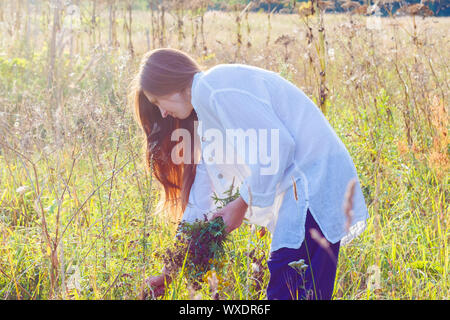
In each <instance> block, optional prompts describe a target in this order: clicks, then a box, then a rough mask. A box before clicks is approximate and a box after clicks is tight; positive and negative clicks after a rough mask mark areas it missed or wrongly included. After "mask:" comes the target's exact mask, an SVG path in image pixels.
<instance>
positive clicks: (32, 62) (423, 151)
mask: <svg viewBox="0 0 450 320" xmlns="http://www.w3.org/2000/svg"><path fill="white" fill-rule="evenodd" d="M130 3H131V2H129V1H113V0H110V1H74V4H75V5H76V7H73V8H72V9H73V10H69V8H68V6H66V5H65V3H63V1H59V0H53V1H36V2H34V3H33V4H32V3H30V2H28V1H18V2H2V3H1V5H0V8H1V11H0V12H1V13H2V14H0V17H1V19H0V45H1V51H0V72H1V78H0V134H1V136H2V139H1V140H0V297H1V298H3V299H54V298H65V299H102V298H112V299H134V298H137V297H138V295H139V292H141V290H142V283H143V279H144V278H145V277H147V276H149V275H151V274H155V273H157V272H158V271H159V270H160V269H161V261H159V260H158V259H155V258H154V254H155V253H156V252H161V251H162V250H164V248H165V247H166V246H167V245H168V244H169V243H170V241H171V240H172V237H173V233H174V225H173V224H171V223H169V222H168V221H166V220H165V218H164V216H163V215H160V214H158V212H157V209H158V208H157V207H156V204H157V202H158V200H159V199H160V192H161V190H160V189H159V186H158V185H157V184H156V183H155V182H154V180H153V179H152V178H151V176H150V175H148V173H146V172H145V170H144V167H143V157H142V154H141V152H140V151H141V136H140V131H139V129H138V128H137V126H136V124H135V123H134V121H133V118H132V115H131V111H130V110H129V109H127V107H126V105H127V100H126V96H127V95H126V94H127V87H128V84H129V82H130V80H131V78H132V76H133V75H134V73H135V72H136V71H137V65H138V61H139V57H140V56H141V55H142V54H143V53H144V52H146V51H147V50H149V49H151V48H155V47H160V46H170V47H175V48H181V49H183V50H186V51H187V52H189V53H190V54H191V55H193V56H194V57H195V58H196V59H198V61H199V62H200V63H202V64H204V65H206V66H214V65H216V64H218V63H236V62H238V63H248V64H251V65H256V66H260V67H263V68H266V69H270V70H274V71H277V72H279V73H280V74H281V75H282V76H284V77H285V78H287V79H289V80H290V81H292V82H293V83H295V84H296V85H297V86H298V87H299V88H301V89H302V90H303V91H304V92H305V93H306V94H308V95H309V96H311V97H312V99H313V100H314V101H315V102H316V104H317V105H318V106H322V110H323V111H324V113H325V115H326V117H327V118H328V120H329V121H330V124H331V125H332V126H333V128H334V129H335V131H336V133H337V134H338V136H339V137H340V138H341V139H342V140H343V142H344V143H345V145H346V146H347V148H348V149H349V151H350V153H351V155H352V157H353V159H354V162H355V165H356V167H357V169H358V172H359V175H360V181H361V184H362V186H363V191H364V195H365V197H366V201H367V204H368V208H369V213H370V219H369V225H368V228H367V230H366V231H365V232H364V233H363V234H362V235H361V236H360V237H359V238H358V239H356V240H354V241H353V242H352V243H351V244H349V245H348V246H346V247H342V249H341V252H340V260H339V266H338V273H337V279H336V285H335V292H334V296H335V298H337V299H373V298H380V299H432V298H436V299H448V298H449V297H448V292H449V290H448V261H449V259H448V236H449V222H448V200H447V199H448V196H449V195H448V187H446V186H447V185H448V153H449V151H448V150H449V148H448V146H449V142H448V92H449V90H448V89H449V83H448V63H447V61H448V60H449V59H448V58H449V57H448V52H450V50H449V44H448V39H447V37H448V35H447V30H448V29H449V27H450V20H449V19H448V18H435V17H427V18H425V19H422V18H418V17H415V18H412V17H396V16H392V17H390V18H381V22H382V24H381V28H377V27H375V28H374V27H371V25H369V24H368V21H370V20H369V18H370V17H365V16H361V15H349V14H328V13H324V12H321V11H320V10H317V11H316V13H315V14H314V15H312V16H309V17H307V19H308V20H305V19H306V18H305V16H303V15H300V14H299V11H298V10H297V9H298V8H297V9H295V11H293V14H276V13H271V14H270V15H268V13H264V12H257V13H255V12H248V10H247V11H242V10H243V9H244V8H240V10H235V12H211V11H206V10H205V8H206V4H207V1H204V2H203V1H202V2H201V3H197V5H196V6H194V5H192V6H189V5H188V3H185V4H186V6H185V7H184V9H183V12H182V13H181V11H180V12H178V13H177V12H175V11H172V8H171V7H170V6H169V5H168V2H167V3H166V2H165V3H164V5H159V7H158V5H157V3H156V2H155V1H150V2H149V3H150V8H151V9H152V10H146V11H142V10H137V9H133V7H130V6H129V4H130ZM23 8H26V10H24V9H23ZM191 9H192V10H191ZM184 10H185V11H184ZM317 12H319V15H317V14H318V13H317ZM237 14H238V15H237ZM236 17H238V18H239V20H237V18H236ZM242 21H245V29H246V30H247V32H242V30H241V29H242V26H243V24H242ZM269 22H270V24H269ZM238 27H239V28H238ZM250 28H251V32H249V31H248V30H250ZM283 36H284V37H283ZM200 39H201V40H200ZM287 39H288V40H289V41H287ZM277 40H278V41H277ZM245 43H246V44H251V45H243V44H245ZM325 88H326V89H325ZM325 93H326V95H325ZM343 214H344V213H343ZM232 239H233V240H232V242H231V245H230V247H229V248H228V249H229V251H228V252H229V253H228V259H227V260H226V261H225V262H224V263H226V268H225V273H224V274H223V275H220V274H217V275H214V277H213V278H211V279H212V280H211V281H210V283H213V287H214V288H212V290H209V288H208V286H207V284H206V283H207V282H205V288H204V290H203V291H201V292H200V293H199V295H198V294H197V296H196V297H197V298H198V297H202V298H205V299H207V298H211V295H210V294H211V292H214V295H215V296H216V294H217V293H218V294H219V297H220V298H221V299H263V298H265V292H264V288H265V285H267V281H268V271H267V269H264V270H263V273H261V268H260V267H259V265H257V266H258V268H256V267H255V266H254V265H252V263H254V261H258V262H259V263H263V262H264V261H265V260H264V259H265V255H266V254H267V252H268V248H269V245H270V237H269V235H268V234H264V232H258V230H257V229H256V228H250V227H249V226H247V225H244V226H243V227H241V228H240V229H239V230H237V232H236V233H235V234H234V235H233V237H232ZM252 249H255V250H254V251H253V253H252V254H253V255H254V256H251V255H250V252H252V251H251V250H252ZM254 279H257V281H255V280H254ZM218 281H219V283H217V282H218ZM218 288H220V290H218ZM190 294H191V293H190V291H189V288H188V287H187V284H186V283H184V282H183V281H175V282H174V283H173V284H172V286H171V287H170V288H169V290H168V292H167V294H166V296H165V297H164V298H166V299H169V298H176V299H180V298H188V297H190Z"/></svg>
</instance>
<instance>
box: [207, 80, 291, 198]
mask: <svg viewBox="0 0 450 320" xmlns="http://www.w3.org/2000/svg"><path fill="white" fill-rule="evenodd" d="M210 101H211V107H212V108H213V110H214V112H216V114H217V117H218V119H219V121H220V122H221V124H222V125H223V127H224V128H223V129H225V131H226V129H234V130H240V129H242V130H243V131H241V132H243V133H244V134H246V133H251V132H253V133H254V134H256V140H255V139H254V137H255V135H254V134H253V135H251V134H249V135H248V137H249V142H250V143H255V144H256V145H253V147H252V148H253V150H255V149H254V147H255V146H257V147H256V148H257V152H256V159H257V160H256V163H254V161H252V163H246V164H247V165H248V166H249V168H250V171H251V174H250V175H249V176H248V177H246V178H245V179H244V181H243V182H242V184H241V186H240V188H239V192H240V196H241V197H242V199H243V200H244V201H245V202H246V203H247V204H248V205H250V202H251V205H252V206H257V207H268V206H271V205H272V204H273V202H274V200H275V196H276V194H277V186H278V184H279V182H281V180H282V179H283V177H284V172H285V170H286V168H288V167H289V165H290V164H291V163H292V162H293V158H294V152H295V140H294V139H293V137H292V135H291V134H290V132H289V131H288V129H287V128H286V126H284V125H283V123H282V122H281V121H280V119H279V117H278V116H277V115H276V114H275V112H274V111H273V109H272V106H271V104H270V102H269V101H267V100H264V99H260V98H259V97H257V96H256V95H254V94H253V93H250V92H248V91H244V90H239V89H234V88H232V89H222V90H218V91H217V92H213V94H212V95H211V100H210ZM261 129H265V130H266V131H264V130H261ZM273 129H275V132H278V134H275V135H274V136H273V137H274V138H275V139H272V132H273V131H272V130H273ZM261 132H265V133H264V135H265V136H266V138H267V139H263V140H261V139H262V137H263V135H262V134H261ZM226 138H227V139H228V138H229V136H228V135H226ZM230 142H231V144H232V145H234V146H235V151H236V152H237V153H238V154H240V153H242V150H241V149H240V148H239V146H237V145H236V144H235V143H234V138H233V140H231V141H230ZM261 142H262V143H263V144H264V143H265V146H264V149H263V150H265V152H263V151H262V150H261ZM269 143H270V146H271V147H270V148H269V147H268V145H269ZM273 144H275V146H278V147H277V148H275V149H274V150H275V151H276V154H270V155H268V153H270V152H271V151H272V146H273ZM252 148H250V146H249V149H248V154H250V153H251V149H252ZM261 155H264V157H265V158H266V160H265V162H267V158H268V157H269V158H270V161H277V168H276V170H269V171H270V173H267V164H266V163H264V164H265V165H266V166H263V163H262V161H260V160H261V159H262V158H261ZM254 156H255V155H254ZM272 165H273V163H271V164H270V166H272ZM265 171H266V172H265ZM272 171H273V172H272ZM250 198H251V199H250Z"/></svg>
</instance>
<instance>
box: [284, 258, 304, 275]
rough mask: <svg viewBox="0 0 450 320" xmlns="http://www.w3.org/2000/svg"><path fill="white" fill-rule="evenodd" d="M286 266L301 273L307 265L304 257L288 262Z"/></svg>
mask: <svg viewBox="0 0 450 320" xmlns="http://www.w3.org/2000/svg"><path fill="white" fill-rule="evenodd" d="M288 266H289V267H291V268H293V269H294V270H295V271H297V272H298V273H302V272H303V271H305V270H306V269H308V265H307V264H306V263H305V260H304V259H300V260H298V261H292V262H289V263H288Z"/></svg>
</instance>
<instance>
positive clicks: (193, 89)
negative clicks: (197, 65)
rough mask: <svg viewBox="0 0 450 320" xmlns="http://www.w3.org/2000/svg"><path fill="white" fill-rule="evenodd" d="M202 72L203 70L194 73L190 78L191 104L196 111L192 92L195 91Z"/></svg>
mask: <svg viewBox="0 0 450 320" xmlns="http://www.w3.org/2000/svg"><path fill="white" fill-rule="evenodd" d="M203 74H204V72H203V71H200V72H197V73H195V74H194V77H193V80H192V87H191V104H192V106H193V107H194V110H195V111H196V112H197V111H198V107H197V106H196V105H195V103H194V92H195V87H196V86H197V84H198V81H199V80H200V78H201V77H202V75H203Z"/></svg>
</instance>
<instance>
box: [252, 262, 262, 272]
mask: <svg viewBox="0 0 450 320" xmlns="http://www.w3.org/2000/svg"><path fill="white" fill-rule="evenodd" d="M252 271H253V273H257V272H259V271H260V269H259V266H258V265H257V264H256V263H254V262H253V263H252Z"/></svg>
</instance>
